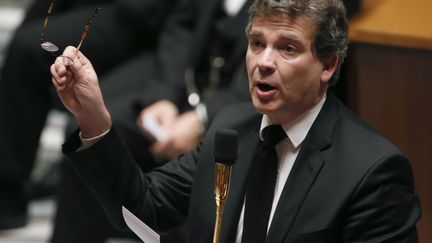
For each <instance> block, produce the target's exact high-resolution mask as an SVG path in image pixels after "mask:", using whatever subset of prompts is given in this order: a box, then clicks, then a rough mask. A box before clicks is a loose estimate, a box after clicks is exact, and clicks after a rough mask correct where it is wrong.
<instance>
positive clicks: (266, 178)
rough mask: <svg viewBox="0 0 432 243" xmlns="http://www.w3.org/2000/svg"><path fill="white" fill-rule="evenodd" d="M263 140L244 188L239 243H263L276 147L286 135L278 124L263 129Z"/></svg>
mask: <svg viewBox="0 0 432 243" xmlns="http://www.w3.org/2000/svg"><path fill="white" fill-rule="evenodd" d="M263 137H264V141H263V142H262V143H260V144H259V145H258V147H257V150H256V153H255V155H254V158H253V161H252V165H251V168H250V171H249V175H248V176H249V177H248V184H247V185H246V203H245V214H244V224H243V236H242V243H264V241H265V238H266V235H267V225H268V221H269V217H270V211H271V207H272V202H273V196H274V189H275V185H276V178H277V170H278V158H277V155H276V150H275V145H276V144H278V143H279V142H280V141H281V140H282V139H283V138H285V137H286V134H285V132H284V130H283V129H282V127H281V126H280V125H271V126H268V127H266V128H265V129H264V130H263Z"/></svg>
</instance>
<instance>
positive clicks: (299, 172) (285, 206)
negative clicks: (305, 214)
mask: <svg viewBox="0 0 432 243" xmlns="http://www.w3.org/2000/svg"><path fill="white" fill-rule="evenodd" d="M309 143H310V144H303V145H302V146H303V147H302V148H301V150H300V152H299V155H298V157H297V159H296V161H295V164H294V166H293V168H292V170H291V173H290V175H289V177H288V179H287V181H286V183H285V187H284V189H283V191H282V195H281V197H280V199H279V202H278V206H277V208H276V211H275V214H274V217H273V221H272V223H271V226H270V229H269V233H268V237H267V240H266V242H283V238H284V235H285V233H286V232H288V231H289V229H290V227H291V225H292V223H293V222H294V220H295V217H296V215H297V212H298V210H299V209H300V206H301V205H302V203H303V201H304V199H305V197H306V195H307V193H308V192H309V189H310V187H311V186H312V184H313V182H314V181H315V178H316V176H317V175H318V173H319V171H320V169H321V167H322V165H323V163H324V159H323V158H322V156H321V152H320V150H319V148H318V147H316V146H315V144H313V142H309Z"/></svg>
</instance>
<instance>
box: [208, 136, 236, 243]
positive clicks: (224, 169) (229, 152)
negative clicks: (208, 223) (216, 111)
mask: <svg viewBox="0 0 432 243" xmlns="http://www.w3.org/2000/svg"><path fill="white" fill-rule="evenodd" d="M237 137H238V133H237V132H236V131H234V130H231V129H220V130H218V131H216V134H215V140H214V159H215V162H216V167H215V186H214V193H215V200H216V220H215V228H214V232H213V243H219V235H220V229H221V225H222V218H223V211H224V206H225V201H226V199H227V197H228V193H229V187H230V179H231V166H232V165H233V164H234V162H235V160H236V159H237V154H238V138H237Z"/></svg>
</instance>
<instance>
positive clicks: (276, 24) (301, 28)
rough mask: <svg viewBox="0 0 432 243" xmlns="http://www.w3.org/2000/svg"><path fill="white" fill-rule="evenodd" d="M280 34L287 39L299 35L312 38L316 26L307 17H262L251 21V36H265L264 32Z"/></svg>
mask: <svg viewBox="0 0 432 243" xmlns="http://www.w3.org/2000/svg"><path fill="white" fill-rule="evenodd" d="M266 29H267V30H271V31H272V32H279V33H278V35H280V36H281V37H283V38H284V37H286V38H290V39H292V38H294V37H295V36H297V35H302V36H303V37H312V36H313V33H314V31H315V25H314V24H313V22H312V21H311V20H310V19H309V18H307V17H306V16H305V15H301V16H295V17H291V16H288V15H280V16H274V15H273V16H260V17H255V18H254V19H252V20H251V25H250V29H249V33H248V34H249V35H253V36H258V35H263V34H264V32H263V31H264V30H266Z"/></svg>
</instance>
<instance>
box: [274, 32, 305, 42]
mask: <svg viewBox="0 0 432 243" xmlns="http://www.w3.org/2000/svg"><path fill="white" fill-rule="evenodd" d="M279 37H280V38H281V39H285V40H290V41H295V42H301V39H300V37H299V36H297V35H294V34H289V33H285V34H282V35H280V36H279Z"/></svg>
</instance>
